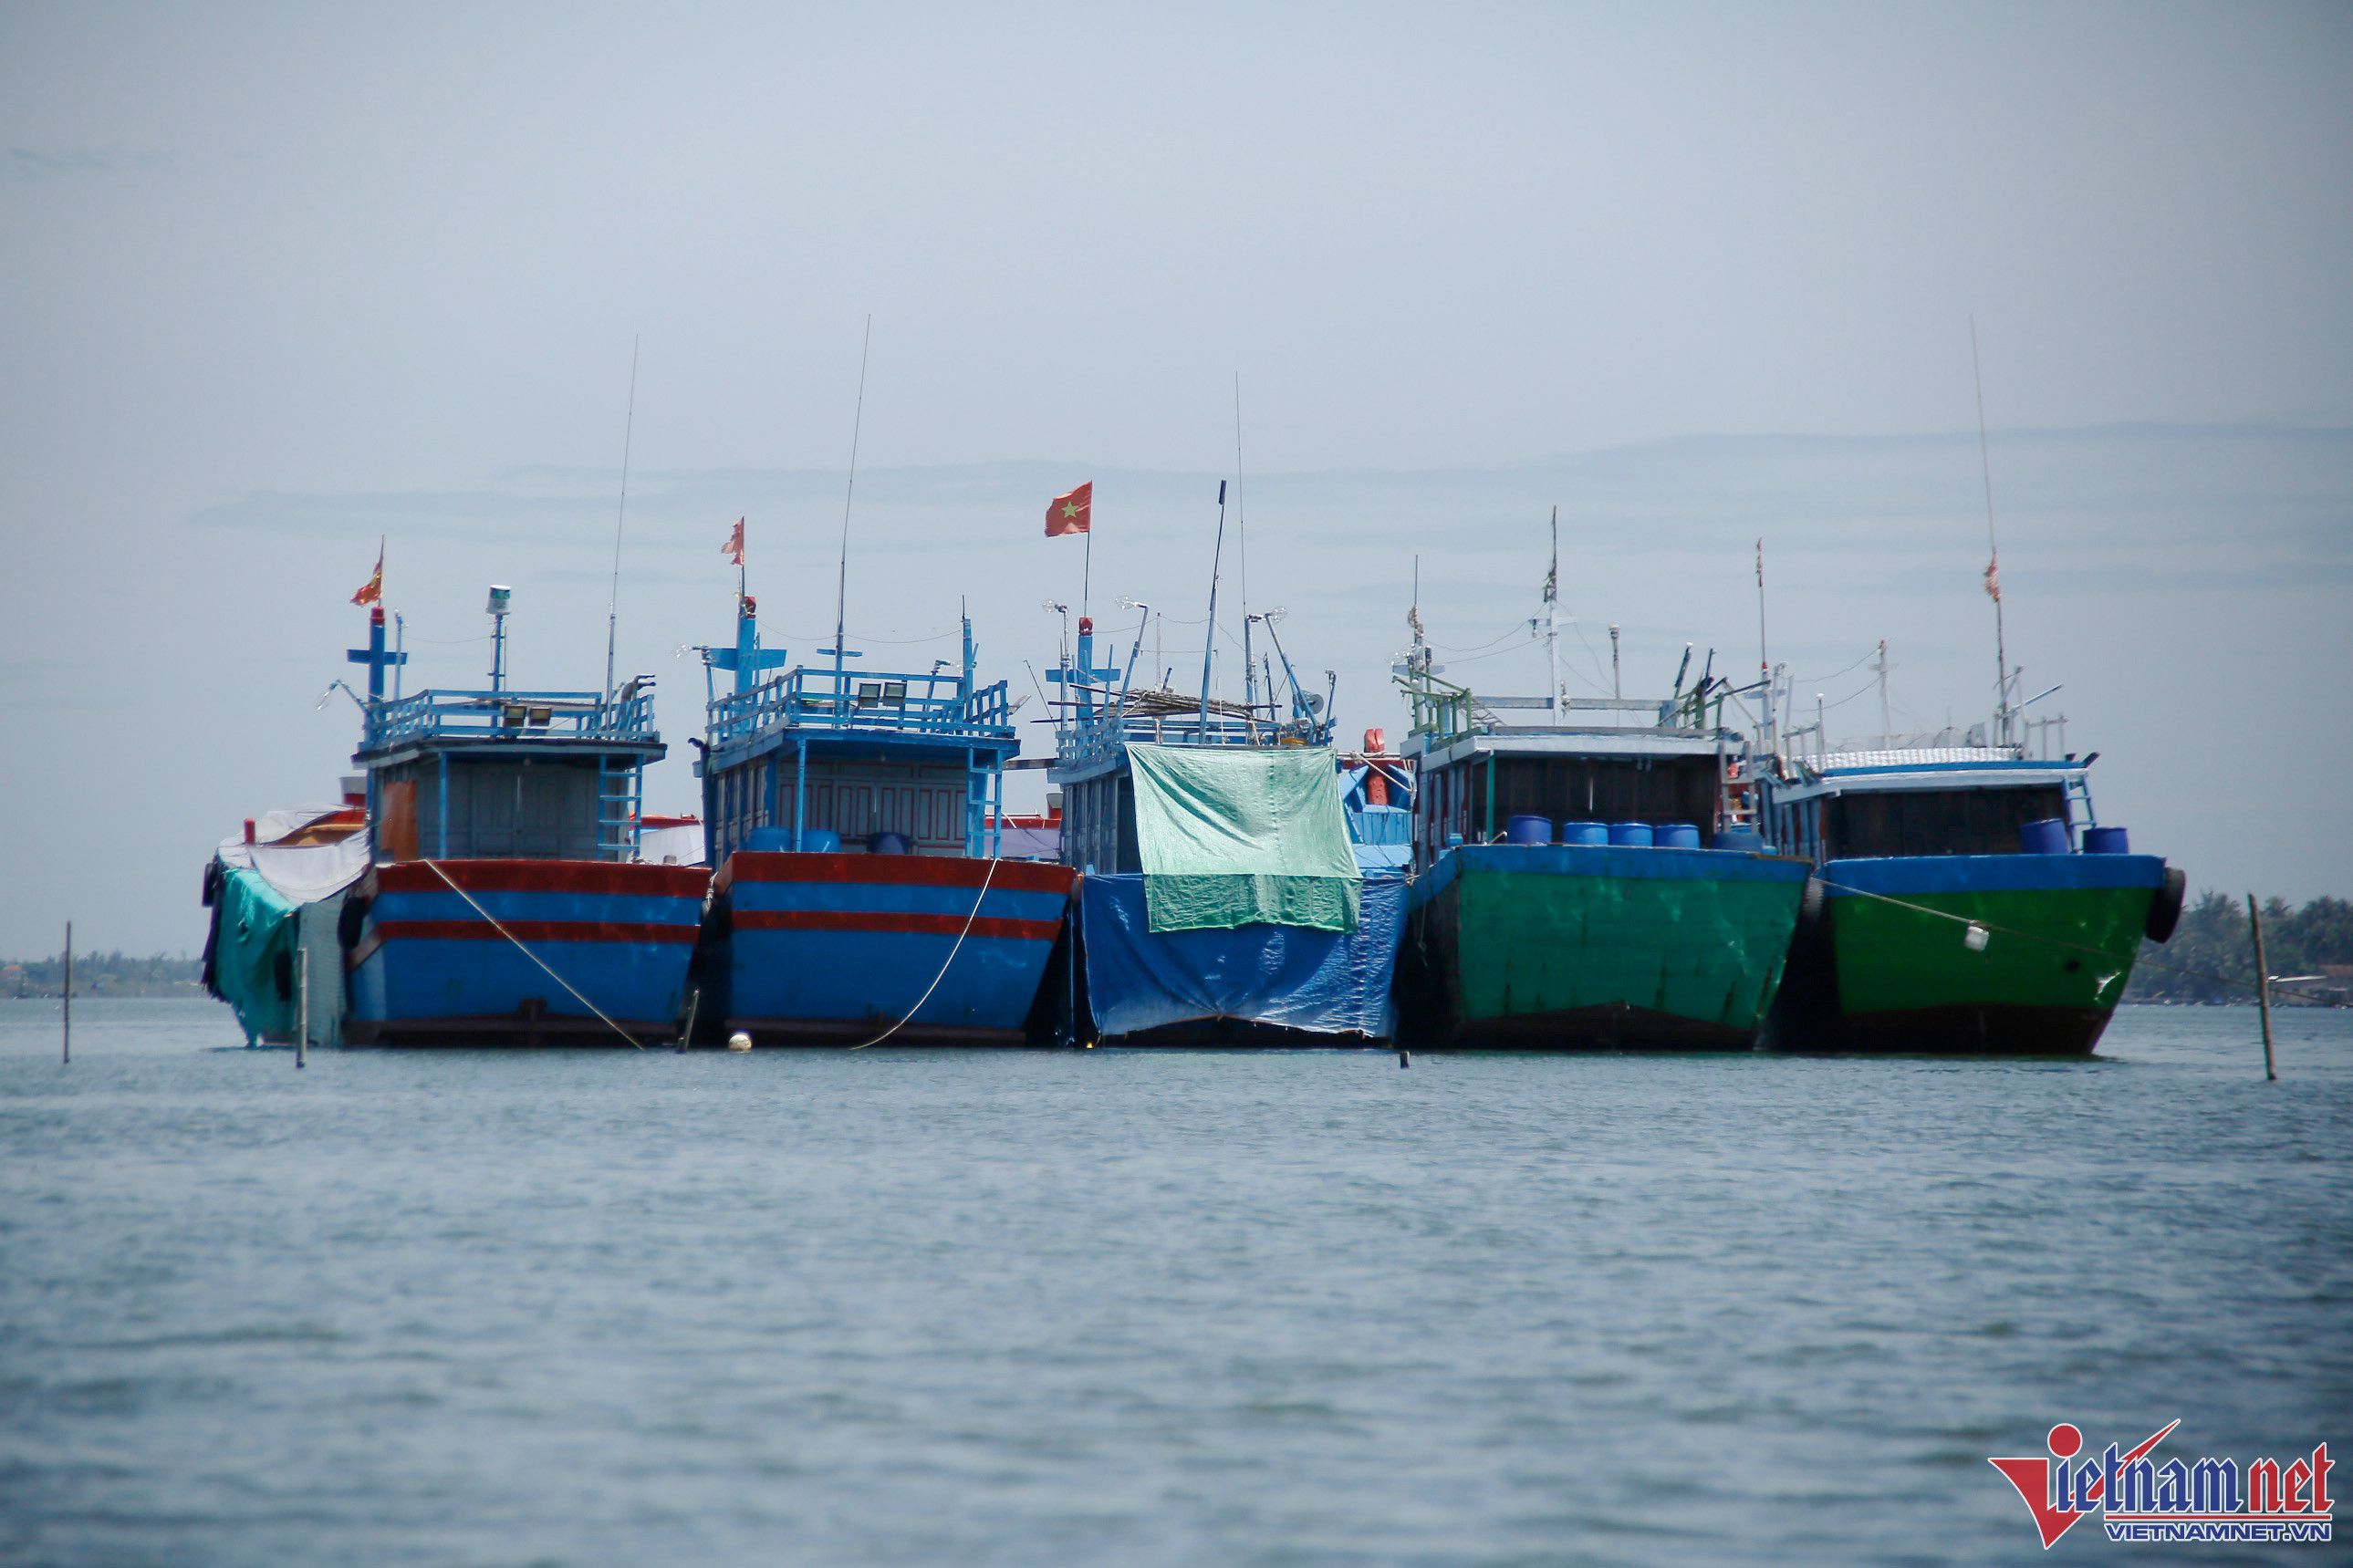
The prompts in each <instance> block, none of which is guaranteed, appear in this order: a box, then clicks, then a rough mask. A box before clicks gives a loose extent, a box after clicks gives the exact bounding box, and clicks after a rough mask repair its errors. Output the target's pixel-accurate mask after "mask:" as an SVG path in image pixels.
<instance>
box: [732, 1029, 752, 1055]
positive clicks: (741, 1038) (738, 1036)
mask: <svg viewBox="0 0 2353 1568" xmlns="http://www.w3.org/2000/svg"><path fill="white" fill-rule="evenodd" d="M727 1048H728V1049H729V1050H731V1051H748V1050H750V1049H751V1048H752V1037H751V1036H749V1035H747V1034H745V1033H744V1031H743V1030H741V1029H738V1030H736V1031H735V1032H734V1033H733V1034H732V1035H730V1036H728V1037H727Z"/></svg>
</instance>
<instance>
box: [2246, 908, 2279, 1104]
mask: <svg viewBox="0 0 2353 1568" xmlns="http://www.w3.org/2000/svg"><path fill="white" fill-rule="evenodd" d="M2247 924H2248V925H2249V926H2250V927H2252V928H2253V931H2254V933H2255V1003H2256V1005H2258V1006H2260V1007H2261V1008H2262V1009H2263V1081H2265V1082H2266V1083H2274V1082H2277V1081H2278V1079H2279V1071H2278V1069H2277V1068H2274V1066H2273V1065H2272V966H2271V964H2270V963H2268V962H2267V961H2266V960H2265V959H2264V957H2263V910H2260V909H2257V908H2256V907H2255V896H2254V894H2253V893H2249V894H2248V895H2247Z"/></svg>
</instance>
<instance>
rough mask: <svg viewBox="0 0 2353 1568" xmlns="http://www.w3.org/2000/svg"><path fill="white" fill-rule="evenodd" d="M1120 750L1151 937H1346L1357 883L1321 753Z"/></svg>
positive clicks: (1355, 912)
mask: <svg viewBox="0 0 2353 1568" xmlns="http://www.w3.org/2000/svg"><path fill="white" fill-rule="evenodd" d="M1127 754H1128V760H1129V763H1131V765H1132V767H1133V769H1134V775H1135V843H1136V850H1137V853H1138V855H1139V857H1140V858H1141V859H1142V862H1143V868H1144V894H1145V906H1146V908H1147V910H1149V913H1150V922H1151V929H1152V930H1154V931H1229V930H1231V929H1233V928H1234V927H1236V926H1242V925H1257V924H1270V925H1290V926H1305V927H1308V928H1310V929H1312V930H1315V931H1355V930H1356V925H1357V921H1358V918H1359V910H1360V907H1361V904H1362V901H1363V897H1364V875H1363V873H1362V872H1360V871H1359V870H1358V869H1357V868H1356V855H1355V853H1354V852H1353V851H1352V850H1351V849H1350V847H1349V843H1348V824H1347V819H1346V817H1345V815H1344V814H1343V813H1342V811H1341V809H1340V780H1339V773H1338V772H1337V770H1336V769H1335V766H1334V763H1333V757H1332V752H1331V751H1330V750H1329V749H1328V748H1311V747H1306V746H1293V747H1282V748H1275V749H1270V750H1266V751H1243V750H1239V749H1237V750H1233V751H1222V750H1218V749H1215V748H1210V747H1189V746H1140V745H1139V746H1130V747H1129V748H1128V749H1127Z"/></svg>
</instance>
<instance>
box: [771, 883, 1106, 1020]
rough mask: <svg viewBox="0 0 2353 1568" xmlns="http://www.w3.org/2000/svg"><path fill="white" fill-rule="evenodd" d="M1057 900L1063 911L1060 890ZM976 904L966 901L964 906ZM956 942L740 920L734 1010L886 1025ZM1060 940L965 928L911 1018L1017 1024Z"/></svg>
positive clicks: (904, 1007)
mask: <svg viewBox="0 0 2353 1568" xmlns="http://www.w3.org/2000/svg"><path fill="white" fill-rule="evenodd" d="M994 902H995V900H993V899H992V900H991V903H992V904H993V903H994ZM1050 902H1051V903H1052V904H1053V905H1054V906H1056V909H1055V912H1056V913H1057V914H1059V913H1060V904H1061V903H1062V900H1060V899H1052V900H1050ZM971 907H972V906H971V905H970V904H969V903H966V904H965V910H970V909H971ZM953 948H955V936H954V935H953V934H950V935H946V936H931V935H926V934H922V933H916V932H908V931H740V930H739V931H736V932H735V934H734V938H733V960H734V963H733V975H732V980H733V993H732V1000H731V1001H730V1003H729V1005H728V1011H729V1013H730V1015H731V1016H734V1017H739V1018H780V1019H781V1018H807V1019H818V1020H829V1021H835V1022H843V1023H854V1022H860V1021H878V1023H877V1026H878V1027H881V1026H886V1025H887V1023H888V1022H891V1021H895V1020H896V1019H898V1018H900V1017H901V1016H903V1015H904V1014H905V1012H906V1010H907V1009H908V1008H909V1007H912V1006H913V1005H915V1001H916V998H918V997H920V996H922V995H923V988H924V987H925V986H928V985H930V984H932V980H933V977H934V976H935V975H938V974H939V973H940V968H941V966H942V965H943V964H945V963H948V952H949V951H950V950H951V949H953ZM1053 950H1054V944H1053V943H1052V942H1050V941H1023V940H1017V939H1011V938H1006V937H978V936H974V937H966V938H965V943H964V946H963V948H962V949H961V950H960V951H958V952H956V955H955V963H954V964H952V965H950V966H949V969H948V973H946V975H945V976H944V977H942V978H941V979H940V983H939V985H938V987H937V989H935V990H934V991H933V992H932V994H931V999H930V1000H929V1001H927V1002H925V1003H924V1004H923V1008H922V1010H921V1011H919V1012H918V1013H916V1014H915V1015H914V1017H913V1019H912V1020H911V1022H913V1023H915V1024H932V1025H939V1026H947V1027H954V1028H972V1029H1005V1030H1017V1031H1018V1029H1019V1028H1020V1027H1021V1026H1022V1023H1023V1021H1024V1020H1025V1019H1027V1018H1028V1017H1029V1005H1030V1003H1032V1002H1033V1001H1035V1000H1036V999H1037V996H1038V983H1039V980H1040V979H1042V978H1043V977H1044V975H1045V973H1046V960H1047V957H1048V955H1049V954H1050V953H1051V952H1053Z"/></svg>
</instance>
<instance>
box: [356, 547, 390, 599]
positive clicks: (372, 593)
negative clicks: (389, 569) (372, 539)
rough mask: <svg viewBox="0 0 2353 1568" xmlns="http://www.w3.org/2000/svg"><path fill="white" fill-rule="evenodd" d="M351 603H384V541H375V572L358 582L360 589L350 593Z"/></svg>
mask: <svg viewBox="0 0 2353 1568" xmlns="http://www.w3.org/2000/svg"><path fill="white" fill-rule="evenodd" d="M352 603H353V604H354V605H380V604H382V603H384V541H382V540H378V541H376V546H375V575H374V576H372V577H370V578H369V579H368V580H367V581H366V582H364V583H363V584H360V591H359V592H358V593H356V594H353V595H352Z"/></svg>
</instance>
